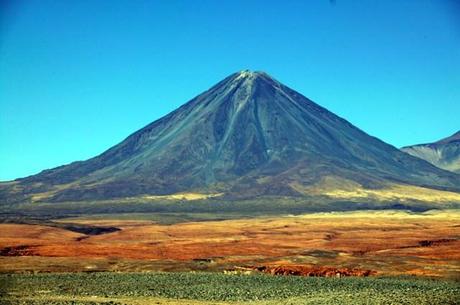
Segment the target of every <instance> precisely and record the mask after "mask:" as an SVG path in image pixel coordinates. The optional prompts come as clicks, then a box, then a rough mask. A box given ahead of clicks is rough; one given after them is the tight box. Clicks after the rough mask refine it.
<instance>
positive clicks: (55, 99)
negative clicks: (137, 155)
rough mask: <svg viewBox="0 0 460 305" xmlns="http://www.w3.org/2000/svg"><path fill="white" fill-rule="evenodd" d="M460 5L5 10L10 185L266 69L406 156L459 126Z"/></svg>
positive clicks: (4, 122) (38, 2)
mask: <svg viewBox="0 0 460 305" xmlns="http://www.w3.org/2000/svg"><path fill="white" fill-rule="evenodd" d="M459 3H460V2H459V1H455V0H452V1H449V0H432V1H424V0H410V1H409V0H408V1H403V0H393V1H381V0H374V1H370V0H367V1H366V0H363V1H351V0H335V1H328V0H316V1H314V0H311V1H307V0H305V1H269V0H264V1H263V0H262V1H251V0H249V1H236V0H232V1H195V0H190V1H172V0H164V1H136V0H126V1H115V0H106V1H104V0H98V1H84V0H79V1H61V0H56V1H48V0H17V1H14V0H11V1H6V0H0V180H7V179H13V178H18V177H23V176H27V175H30V174H34V173H37V172H39V171H40V170H42V169H46V168H51V167H55V166H58V165H62V164H65V163H69V162H71V161H75V160H83V159H87V158H90V157H92V156H95V155H97V154H99V153H101V152H103V151H104V150H106V149H107V148H109V147H110V146H112V145H114V144H116V143H118V142H119V141H121V140H123V139H124V138H125V137H126V136H128V135H129V134H130V133H132V132H134V131H135V130H137V129H139V128H141V127H143V126H144V125H146V124H148V123H150V122H151V121H154V120H156V119H158V118H160V117H161V116H163V115H165V114H167V113H168V112H170V111H172V110H173V109H175V108H177V107H178V106H180V105H181V104H183V103H185V102H187V101H188V100H190V99H191V98H193V97H194V96H195V95H197V94H199V93H200V92H202V91H204V90H206V89H208V88H209V87H210V86H211V85H213V84H215V83H216V82H218V81H219V80H221V79H222V78H224V77H226V76H227V75H229V74H230V73H233V72H236V71H239V70H242V69H251V70H263V71H266V72H267V73H269V74H271V75H272V76H273V77H275V78H277V79H278V80H279V81H281V82H283V83H285V84H286V85H288V86H290V87H292V88H293V89H295V90H297V91H299V92H300V93H302V94H304V95H306V96H307V97H309V98H310V99H312V100H314V101H315V102H317V103H319V104H320V105H322V106H324V107H326V108H328V109H329V110H331V111H333V112H335V113H336V114H338V115H340V116H342V117H344V118H346V119H348V120H349V121H350V122H351V123H353V124H355V125H357V126H358V127H360V128H361V129H363V130H364V131H366V132H368V133H369V134H371V135H374V136H377V137H379V138H380V139H382V140H384V141H386V142H388V143H390V144H393V145H395V146H398V147H399V146H403V145H409V144H415V143H421V142H431V141H434V140H437V139H439V138H442V137H445V136H449V135H450V134H452V133H454V132H455V131H457V130H458V129H460V4H459Z"/></svg>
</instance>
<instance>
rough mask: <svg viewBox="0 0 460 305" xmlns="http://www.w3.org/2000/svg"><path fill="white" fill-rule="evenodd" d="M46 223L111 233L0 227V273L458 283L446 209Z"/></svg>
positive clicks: (456, 228) (458, 254)
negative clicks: (249, 274)
mask: <svg viewBox="0 0 460 305" xmlns="http://www.w3.org/2000/svg"><path fill="white" fill-rule="evenodd" d="M55 222H58V223H60V224H62V223H66V224H69V223H71V224H79V225H82V224H83V225H89V226H98V227H115V228H117V229H119V230H118V231H115V232H111V233H105V234H99V235H87V234H83V233H77V232H74V231H70V230H67V229H64V228H58V227H54V226H49V225H39V224H13V223H3V224H0V271H1V272H24V271H50V272H62V271H190V270H204V271H224V270H227V271H237V272H238V271H242V272H245V271H250V270H253V269H256V268H257V269H258V270H260V271H265V272H269V273H276V274H283V273H285V274H288V273H291V274H299V273H300V274H302V273H306V274H308V273H309V272H310V273H311V274H312V275H315V272H319V273H320V275H331V274H333V275H337V276H339V275H349V274H351V275H363V274H365V275H400V274H405V275H425V276H442V277H448V278H452V277H453V278H456V277H457V278H458V274H460V250H459V249H460V212H458V211H454V210H450V211H428V212H424V213H408V212H402V211H367V212H345V213H344V212H342V213H315V214H305V215H296V216H283V217H269V216H267V217H257V218H251V219H246V218H243V219H228V220H213V221H185V222H180V221H176V222H174V223H172V224H160V223H158V222H157V221H155V220H149V219H148V217H145V215H144V216H143V218H142V219H141V218H138V217H136V215H133V216H132V217H129V215H128V216H126V215H124V216H123V217H120V216H116V215H101V216H92V217H77V218H66V219H60V220H55ZM277 268H278V269H277ZM280 268H281V269H280ZM312 272H313V273H312ZM366 272H367V273H366Z"/></svg>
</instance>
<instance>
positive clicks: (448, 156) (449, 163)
mask: <svg viewBox="0 0 460 305" xmlns="http://www.w3.org/2000/svg"><path fill="white" fill-rule="evenodd" d="M401 150H402V151H404V152H406V153H408V154H411V155H413V156H415V157H418V158H421V159H423V160H426V161H428V162H430V163H432V164H433V165H436V166H437V167H439V168H442V169H445V170H449V171H452V172H455V173H459V174H460V131H457V132H456V133H454V134H453V135H451V136H450V137H447V138H444V139H441V140H439V141H437V142H434V143H428V144H418V145H412V146H406V147H403V148H401Z"/></svg>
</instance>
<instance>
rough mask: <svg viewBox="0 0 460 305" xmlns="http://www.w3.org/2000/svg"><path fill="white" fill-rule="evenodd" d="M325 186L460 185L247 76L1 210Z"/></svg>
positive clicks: (4, 190) (10, 192)
mask: <svg viewBox="0 0 460 305" xmlns="http://www.w3.org/2000/svg"><path fill="white" fill-rule="evenodd" d="M324 184H328V187H335V186H336V187H342V186H343V185H347V186H359V187H360V188H364V189H383V188H386V187H388V186H391V185H412V186H423V187H429V188H436V189H442V190H451V191H454V192H458V191H459V190H460V176H459V175H457V174H455V173H452V172H448V171H445V170H442V169H440V168H437V167H435V166H433V165H432V164H430V163H429V162H426V161H424V160H421V159H419V158H416V157H413V156H411V155H409V154H406V153H404V152H401V151H400V150H398V149H397V148H395V147H393V146H391V145H389V144H386V143H384V142H383V141H381V140H379V139H377V138H375V137H372V136H369V135H368V134H366V133H365V132H363V131H362V130H360V129H358V128H357V127H355V126H353V125H352V124H350V123H349V122H348V121H346V120H345V119H343V118H341V117H339V116H337V115H335V114H333V113H331V112H330V111H328V110H327V109H325V108H323V107H321V106H319V105H317V104H315V103H314V102H312V101H311V100H309V99H308V98H306V97H304V96H303V95H301V94H300V93H298V92H296V91H294V90H292V89H290V88H288V87H287V86H285V85H283V84H282V83H280V82H278V81H277V80H275V79H274V78H272V77H271V76H269V75H268V74H266V73H264V72H251V71H247V70H245V71H241V72H238V73H234V74H232V75H230V76H228V77H227V78H225V79H224V80H222V81H221V82H219V83H218V84H216V85H215V86H213V87H212V88H211V89H209V90H207V91H205V92H204V93H202V94H200V95H198V96H197V97H195V98H194V99H192V100H191V101H189V102H187V103H186V104H184V105H183V106H181V107H180V108H178V109H176V110H174V111H173V112H171V113H169V114H168V115H166V116H164V117H162V118H160V119H158V120H156V121H154V122H153V123H151V124H149V125H147V126H145V127H144V128H142V129H140V130H138V131H136V132H134V133H133V134H131V135H130V136H129V137H127V138H126V139H125V140H124V141H122V142H121V143H119V144H117V145H115V146H113V147H112V148H110V149H108V150H107V151H105V152H104V153H102V154H101V155H99V156H96V157H94V158H92V159H89V160H86V161H78V162H74V163H71V164H68V165H64V166H61V167H57V168H54V169H50V170H45V171H43V172H41V173H39V174H37V175H34V176H30V177H26V178H22V179H17V180H15V181H12V182H4V183H2V184H1V186H0V200H1V201H3V202H5V201H6V202H19V201H28V200H36V201H48V202H59V201H82V200H100V199H113V198H126V197H136V196H145V195H152V196H161V195H171V194H177V193H185V192H191V193H200V194H221V195H222V196H226V197H227V198H254V197H257V196H270V195H276V196H293V197H296V196H303V195H305V194H306V193H308V192H310V190H312V189H313V188H315V187H316V188H315V189H318V188H317V187H318V186H321V185H324Z"/></svg>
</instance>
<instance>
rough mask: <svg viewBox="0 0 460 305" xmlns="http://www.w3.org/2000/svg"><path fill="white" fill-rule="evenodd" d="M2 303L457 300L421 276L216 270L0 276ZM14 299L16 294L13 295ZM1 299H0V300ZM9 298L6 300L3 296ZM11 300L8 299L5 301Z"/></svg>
mask: <svg viewBox="0 0 460 305" xmlns="http://www.w3.org/2000/svg"><path fill="white" fill-rule="evenodd" d="M0 285H1V286H0V287H1V289H2V290H3V291H1V292H2V295H4V296H6V298H5V297H4V298H3V302H4V304H20V303H19V301H18V303H13V302H12V300H14V299H16V300H18V297H19V296H20V297H34V296H37V295H40V294H43V292H46V293H47V294H49V295H63V296H93V295H94V296H100V297H108V298H117V297H148V296H150V297H161V298H172V299H194V300H206V301H243V302H244V301H257V300H280V302H281V300H286V299H288V298H301V299H303V300H306V301H308V300H311V299H315V298H318V297H320V298H321V296H324V298H325V299H327V300H328V302H326V303H321V302H319V303H315V304H417V305H421V304H444V305H448V304H451V305H452V304H459V300H460V298H459V297H460V285H459V282H455V281H447V280H432V279H427V278H312V277H291V276H269V275H225V274H221V273H87V274H86V273H73V274H36V275H26V274H14V275H6V274H4V275H0ZM19 299H20V298H19ZM0 300H2V299H0ZM7 300H10V301H7ZM6 302H11V303H6Z"/></svg>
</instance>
